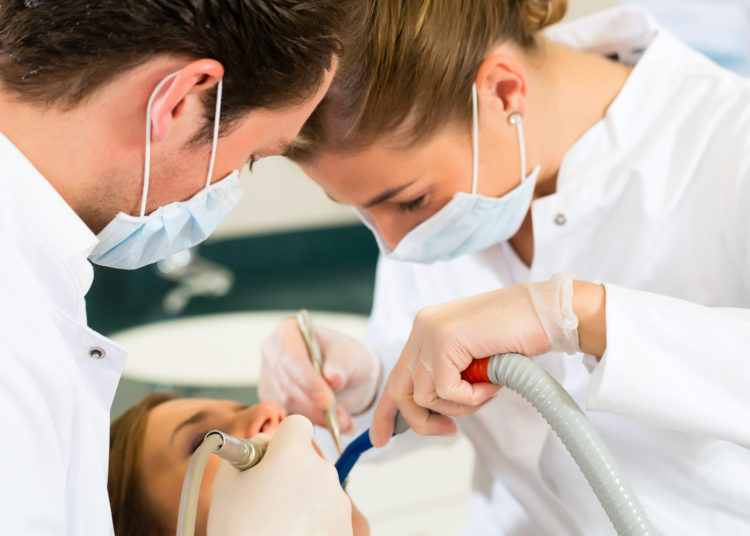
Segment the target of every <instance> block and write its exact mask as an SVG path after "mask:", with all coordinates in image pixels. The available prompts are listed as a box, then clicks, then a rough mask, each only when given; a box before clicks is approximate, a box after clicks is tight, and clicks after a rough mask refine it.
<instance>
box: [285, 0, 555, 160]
mask: <svg viewBox="0 0 750 536" xmlns="http://www.w3.org/2000/svg"><path fill="white" fill-rule="evenodd" d="M360 8H361V9H363V11H364V12H363V14H362V16H361V17H359V19H361V24H362V26H361V28H359V31H357V32H356V34H357V35H358V38H357V40H356V42H352V43H348V44H347V45H348V47H347V49H346V50H345V55H344V57H343V58H342V61H341V65H340V67H339V72H338V74H337V76H336V79H335V80H334V82H333V85H332V86H331V89H330V91H329V93H328V95H327V96H326V98H325V99H324V101H323V102H322V103H321V105H320V106H319V107H318V109H317V110H316V111H315V113H314V114H313V115H312V116H311V117H310V119H309V120H308V122H307V123H306V124H305V126H304V128H303V129H302V132H301V133H300V136H299V137H298V139H297V140H296V143H295V145H294V146H293V148H292V150H291V151H290V153H289V154H288V156H290V157H291V158H292V159H294V160H297V161H304V160H307V159H310V158H312V157H314V155H315V153H317V152H319V151H321V150H336V151H346V150H347V149H350V148H356V147H361V146H364V145H367V144H368V143H371V142H372V141H374V140H375V139H377V138H378V137H379V136H382V135H383V134H384V133H389V134H394V133H397V134H399V135H400V137H401V138H402V139H403V144H404V145H406V146H408V145H410V144H412V143H415V142H417V141H419V140H424V139H426V138H428V137H429V136H430V135H431V134H433V133H435V132H436V130H437V129H438V128H439V127H442V126H444V125H446V124H447V123H449V122H460V123H468V122H469V121H470V120H471V85H472V83H473V81H474V78H475V77H476V74H477V71H478V69H479V67H480V65H481V64H482V61H484V59H485V56H486V54H487V53H488V51H489V50H490V49H491V48H492V47H493V46H495V45H497V44H498V43H503V42H512V43H515V44H516V45H517V46H519V47H521V48H522V49H523V50H527V51H530V50H533V49H535V48H536V47H537V34H538V32H539V31H540V30H542V29H543V28H545V27H546V26H549V25H551V24H554V23H555V22H558V21H559V20H560V19H562V17H563V16H564V15H565V12H566V10H567V0H371V1H369V2H364V3H363V5H362V6H360Z"/></svg>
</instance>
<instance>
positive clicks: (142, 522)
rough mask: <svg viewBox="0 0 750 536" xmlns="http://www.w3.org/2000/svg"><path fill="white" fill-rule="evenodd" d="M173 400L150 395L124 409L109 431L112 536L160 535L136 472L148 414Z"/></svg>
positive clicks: (165, 395)
mask: <svg viewBox="0 0 750 536" xmlns="http://www.w3.org/2000/svg"><path fill="white" fill-rule="evenodd" d="M175 398H176V396H175V394H174V393H171V392H161V393H153V394H150V395H148V396H147V397H145V398H144V399H143V400H141V401H140V402H138V403H137V404H136V405H135V406H133V407H131V408H130V409H128V410H127V411H126V412H125V413H123V414H122V415H121V416H120V417H118V418H117V419H115V420H114V421H113V422H112V425H111V426H110V428H109V473H108V476H107V491H108V492H109V502H110V505H111V508H112V522H113V524H114V527H115V534H116V536H156V535H159V534H163V533H164V529H163V527H162V526H161V523H160V520H159V517H158V515H157V513H156V512H155V510H154V509H153V507H152V505H151V504H150V503H149V501H147V500H146V495H145V493H144V488H143V482H141V478H140V475H139V472H138V460H139V457H140V455H141V450H142V448H143V438H144V435H145V432H146V422H147V420H148V414H149V411H151V410H152V409H153V408H155V407H156V406H158V405H159V404H163V403H164V402H167V401H169V400H174V399H175Z"/></svg>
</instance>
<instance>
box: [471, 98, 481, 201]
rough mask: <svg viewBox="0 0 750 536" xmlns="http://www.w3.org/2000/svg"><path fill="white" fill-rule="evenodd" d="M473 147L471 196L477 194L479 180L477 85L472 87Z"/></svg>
mask: <svg viewBox="0 0 750 536" xmlns="http://www.w3.org/2000/svg"><path fill="white" fill-rule="evenodd" d="M471 122H472V123H471V145H472V151H473V156H474V159H473V166H474V167H473V171H472V178H471V194H472V195H475V194H476V193H477V181H478V178H479V113H478V112H477V85H476V84H472V85H471Z"/></svg>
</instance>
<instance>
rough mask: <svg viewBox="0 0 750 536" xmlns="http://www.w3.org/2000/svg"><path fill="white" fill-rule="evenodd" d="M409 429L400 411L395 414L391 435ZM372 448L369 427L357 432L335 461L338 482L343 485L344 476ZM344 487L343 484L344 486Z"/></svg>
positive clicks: (347, 474) (346, 475) (345, 476)
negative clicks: (359, 432)
mask: <svg viewBox="0 0 750 536" xmlns="http://www.w3.org/2000/svg"><path fill="white" fill-rule="evenodd" d="M407 430H409V424H408V423H407V422H406V419H404V418H403V417H402V416H401V413H397V414H396V424H395V425H394V427H393V435H394V436H395V435H397V434H401V433H403V432H406V431H407ZM371 448H372V441H370V429H369V428H368V429H367V430H365V431H364V432H362V433H361V434H359V435H358V436H357V437H356V438H355V439H354V441H352V442H351V443H349V444H348V445H347V446H346V448H345V449H344V452H342V453H341V456H339V459H338V460H337V461H336V464H335V465H336V471H337V472H338V474H339V484H341V485H342V486H344V483H345V482H346V478H347V477H348V476H349V472H350V471H351V470H352V467H354V464H355V463H357V460H359V457H360V456H361V455H362V454H364V453H365V452H366V451H368V450H370V449H371ZM344 487H345V486H344Z"/></svg>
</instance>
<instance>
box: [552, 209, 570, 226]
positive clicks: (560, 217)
mask: <svg viewBox="0 0 750 536" xmlns="http://www.w3.org/2000/svg"><path fill="white" fill-rule="evenodd" d="M555 223H556V224H557V225H565V224H566V223H568V218H566V217H565V214H563V213H562V212H560V213H559V214H558V215H557V216H555Z"/></svg>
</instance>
